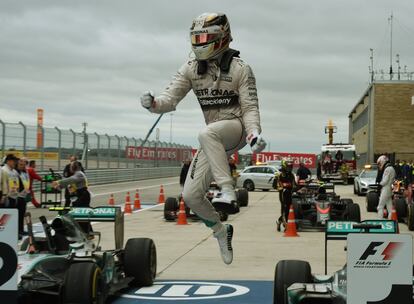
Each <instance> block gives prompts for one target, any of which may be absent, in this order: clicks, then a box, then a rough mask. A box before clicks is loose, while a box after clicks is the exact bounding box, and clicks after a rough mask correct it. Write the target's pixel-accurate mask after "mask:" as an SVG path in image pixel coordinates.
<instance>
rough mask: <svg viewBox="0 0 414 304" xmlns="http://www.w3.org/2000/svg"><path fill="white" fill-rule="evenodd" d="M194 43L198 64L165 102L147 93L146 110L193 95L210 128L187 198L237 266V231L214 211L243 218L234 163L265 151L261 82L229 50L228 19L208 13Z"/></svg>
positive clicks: (202, 136)
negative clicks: (214, 190)
mask: <svg viewBox="0 0 414 304" xmlns="http://www.w3.org/2000/svg"><path fill="white" fill-rule="evenodd" d="M190 39H191V46H192V50H193V52H194V54H195V58H194V59H190V60H188V61H187V62H186V63H185V64H184V65H183V66H182V67H181V68H180V69H179V70H178V72H177V74H176V75H175V76H174V78H173V80H172V82H171V83H170V85H169V86H168V87H167V88H166V89H165V91H164V92H163V93H161V94H160V95H159V96H157V97H154V95H153V94H152V93H151V92H146V93H144V94H143V96H142V97H141V104H142V106H143V107H144V108H146V109H148V110H149V111H150V112H152V113H166V112H170V111H174V110H175V109H176V107H177V105H178V103H179V102H180V101H181V100H182V99H183V98H184V97H185V96H186V95H187V93H188V92H189V91H190V90H191V89H192V90H193V92H194V93H195V95H196V96H197V99H198V102H199V104H200V106H201V109H202V111H203V114H204V119H205V121H206V124H207V126H206V127H204V128H203V129H202V130H201V131H200V133H199V134H198V141H199V143H200V147H199V149H198V150H197V153H196V155H195V156H194V158H193V160H192V162H191V165H190V169H189V171H188V176H187V179H186V181H185V184H184V189H183V198H184V201H185V203H186V205H187V206H188V207H189V208H191V209H192V210H193V211H194V212H195V213H196V214H197V215H198V216H199V217H200V218H201V219H202V220H203V221H204V223H205V224H206V225H207V226H208V227H210V228H211V229H212V230H213V232H214V237H215V238H217V240H218V243H219V246H220V252H221V257H222V259H223V261H224V263H226V264H230V263H231V262H232V261H233V249H232V245H231V241H232V237H233V227H232V225H230V224H227V225H223V224H222V223H221V222H220V218H219V215H218V214H217V212H216V211H215V208H214V207H213V205H214V206H215V207H216V208H218V209H222V210H224V211H226V212H227V213H230V214H232V213H236V212H238V208H237V203H236V194H235V191H234V186H235V185H234V180H233V178H232V176H231V174H230V169H229V166H228V157H229V155H231V154H232V153H234V152H236V151H237V150H239V149H241V148H242V147H244V146H245V145H246V143H247V144H249V145H250V147H251V149H252V151H253V152H260V151H262V150H263V149H264V148H265V146H266V142H265V141H264V140H263V139H262V137H261V135H260V133H261V127H260V115H259V106H258V98H257V90H256V80H255V77H254V75H253V72H252V70H251V68H250V67H249V65H247V64H246V63H245V62H243V61H242V60H241V59H239V58H238V57H239V51H236V50H233V49H230V48H229V44H230V42H231V41H232V37H231V32H230V24H229V21H228V19H227V17H226V15H224V14H221V13H204V14H202V15H200V16H199V17H197V18H195V19H194V20H193V23H192V25H191V28H190ZM213 180H214V181H216V183H217V184H218V186H219V187H220V188H221V191H220V193H219V195H218V196H217V197H215V198H214V199H213V200H212V204H213V205H212V204H211V203H210V202H209V201H208V200H207V199H206V198H205V193H206V190H207V189H208V187H209V185H210V183H211V182H212V181H213Z"/></svg>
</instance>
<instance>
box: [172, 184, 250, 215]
mask: <svg viewBox="0 0 414 304" xmlns="http://www.w3.org/2000/svg"><path fill="white" fill-rule="evenodd" d="M219 192H220V188H219V186H218V185H217V184H216V183H215V182H213V183H211V184H210V188H209V189H208V190H207V193H206V197H207V199H208V200H209V201H210V202H211V200H212V199H213V198H214V197H215V196H216V195H217V194H218V193H219ZM181 198H182V197H181V194H180V196H179V197H178V198H175V197H167V199H166V200H165V204H164V219H165V220H166V221H175V220H176V218H177V214H178V210H179V203H180V200H181ZM236 198H237V208H240V207H246V206H247V205H248V204H249V192H248V191H247V190H246V189H244V188H241V189H236ZM184 204H185V202H184ZM213 206H214V205H213ZM214 207H215V208H216V211H217V212H218V214H219V215H220V220H221V221H227V219H228V217H229V215H228V213H227V212H225V211H224V210H221V209H220V208H218V207H217V206H214ZM185 212H186V215H187V217H189V218H191V219H198V217H197V215H195V214H194V213H193V212H192V211H191V209H190V208H188V207H187V206H186V207H185Z"/></svg>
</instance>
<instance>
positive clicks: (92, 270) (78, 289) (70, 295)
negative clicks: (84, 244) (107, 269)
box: [62, 262, 106, 304]
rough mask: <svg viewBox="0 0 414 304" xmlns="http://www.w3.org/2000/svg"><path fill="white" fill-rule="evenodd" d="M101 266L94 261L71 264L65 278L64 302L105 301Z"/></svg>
mask: <svg viewBox="0 0 414 304" xmlns="http://www.w3.org/2000/svg"><path fill="white" fill-rule="evenodd" d="M103 286H104V285H103V283H102V274H101V268H100V267H99V266H98V265H96V264H95V263H92V262H79V263H74V264H71V265H70V267H69V269H68V270H67V272H66V274H65V278H64V287H63V295H62V303H64V304H69V303H85V304H102V303H105V298H106V293H105V292H104V290H103Z"/></svg>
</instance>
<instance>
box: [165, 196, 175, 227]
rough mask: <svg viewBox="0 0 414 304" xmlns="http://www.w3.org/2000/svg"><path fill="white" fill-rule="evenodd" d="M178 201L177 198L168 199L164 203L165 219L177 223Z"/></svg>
mask: <svg viewBox="0 0 414 304" xmlns="http://www.w3.org/2000/svg"><path fill="white" fill-rule="evenodd" d="M177 210H178V201H177V199H176V198H175V197H167V199H166V200H165V203H164V219H165V220H166V221H175V219H176V218H177Z"/></svg>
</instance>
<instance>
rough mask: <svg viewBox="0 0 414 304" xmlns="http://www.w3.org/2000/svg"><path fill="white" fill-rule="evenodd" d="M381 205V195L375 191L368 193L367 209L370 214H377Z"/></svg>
mask: <svg viewBox="0 0 414 304" xmlns="http://www.w3.org/2000/svg"><path fill="white" fill-rule="evenodd" d="M378 203H379V194H378V193H377V192H374V191H370V192H368V193H367V197H366V207H367V211H368V212H376V211H377V207H378Z"/></svg>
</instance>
